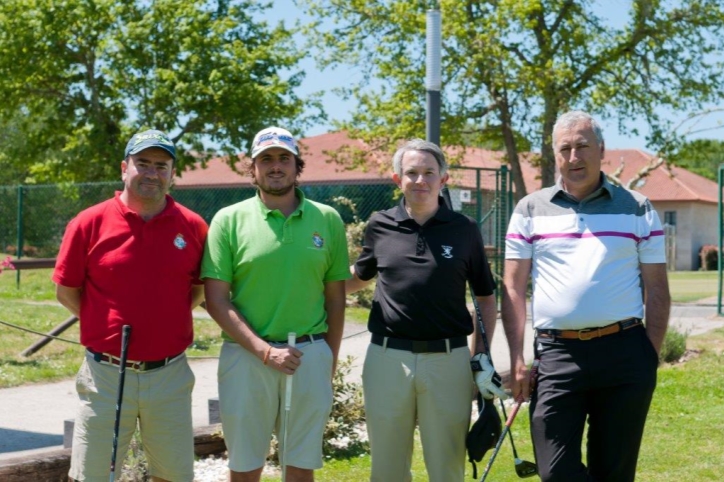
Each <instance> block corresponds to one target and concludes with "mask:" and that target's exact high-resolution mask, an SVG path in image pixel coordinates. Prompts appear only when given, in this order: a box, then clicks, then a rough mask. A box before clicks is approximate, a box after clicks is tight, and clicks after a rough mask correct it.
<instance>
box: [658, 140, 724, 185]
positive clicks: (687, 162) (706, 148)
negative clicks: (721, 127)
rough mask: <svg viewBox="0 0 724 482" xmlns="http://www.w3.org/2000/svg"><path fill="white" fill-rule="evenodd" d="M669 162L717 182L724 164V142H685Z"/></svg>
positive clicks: (671, 156)
mask: <svg viewBox="0 0 724 482" xmlns="http://www.w3.org/2000/svg"><path fill="white" fill-rule="evenodd" d="M668 160H669V162H671V163H672V164H675V165H677V166H679V167H683V168H685V169H688V170H689V171H691V172H694V173H696V174H698V175H700V176H703V177H705V178H707V179H711V180H712V181H716V180H717V175H718V172H719V166H720V165H721V164H724V141H719V140H714V139H696V140H693V141H689V142H685V143H683V144H682V145H681V146H680V147H679V148H678V149H677V150H676V152H674V153H673V154H671V155H669V158H668Z"/></svg>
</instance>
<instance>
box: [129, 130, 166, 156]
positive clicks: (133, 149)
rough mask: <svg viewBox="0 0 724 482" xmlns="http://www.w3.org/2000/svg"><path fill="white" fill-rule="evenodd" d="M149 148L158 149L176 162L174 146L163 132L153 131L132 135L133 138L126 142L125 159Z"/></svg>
mask: <svg viewBox="0 0 724 482" xmlns="http://www.w3.org/2000/svg"><path fill="white" fill-rule="evenodd" d="M149 147H160V148H161V149H163V150H164V151H166V152H168V153H169V154H171V157H173V159H174V161H175V160H176V146H174V144H173V141H172V140H171V139H170V138H169V137H168V135H166V133H165V132H162V131H158V130H155V129H149V130H147V131H143V132H138V133H136V134H134V135H133V137H131V140H130V141H128V144H126V155H125V157H128V156H131V155H134V154H138V153H139V152H141V151H143V150H145V149H148V148H149Z"/></svg>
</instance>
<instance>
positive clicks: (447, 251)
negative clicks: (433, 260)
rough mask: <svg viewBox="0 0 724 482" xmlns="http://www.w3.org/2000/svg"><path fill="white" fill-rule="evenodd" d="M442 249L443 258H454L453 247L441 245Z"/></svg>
mask: <svg viewBox="0 0 724 482" xmlns="http://www.w3.org/2000/svg"><path fill="white" fill-rule="evenodd" d="M440 247H441V248H442V257H443V258H448V259H450V258H452V249H453V247H452V246H445V245H441V246H440Z"/></svg>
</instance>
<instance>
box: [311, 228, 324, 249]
mask: <svg viewBox="0 0 724 482" xmlns="http://www.w3.org/2000/svg"><path fill="white" fill-rule="evenodd" d="M312 243H314V246H315V247H317V248H321V247H323V246H324V238H323V237H322V235H321V234H319V233H318V232H316V231H315V232H314V234H312Z"/></svg>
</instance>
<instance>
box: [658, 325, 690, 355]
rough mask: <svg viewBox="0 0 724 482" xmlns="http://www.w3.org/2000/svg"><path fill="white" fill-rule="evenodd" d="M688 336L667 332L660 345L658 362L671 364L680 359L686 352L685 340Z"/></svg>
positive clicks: (676, 332) (677, 332) (673, 331)
mask: <svg viewBox="0 0 724 482" xmlns="http://www.w3.org/2000/svg"><path fill="white" fill-rule="evenodd" d="M688 336H689V333H688V332H687V333H681V332H680V331H676V330H669V331H667V332H666V337H665V338H664V343H663V344H662V345H661V352H660V353H659V362H664V363H671V362H675V361H676V360H678V359H679V358H681V357H682V356H683V355H684V352H686V338H687V337H688Z"/></svg>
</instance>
